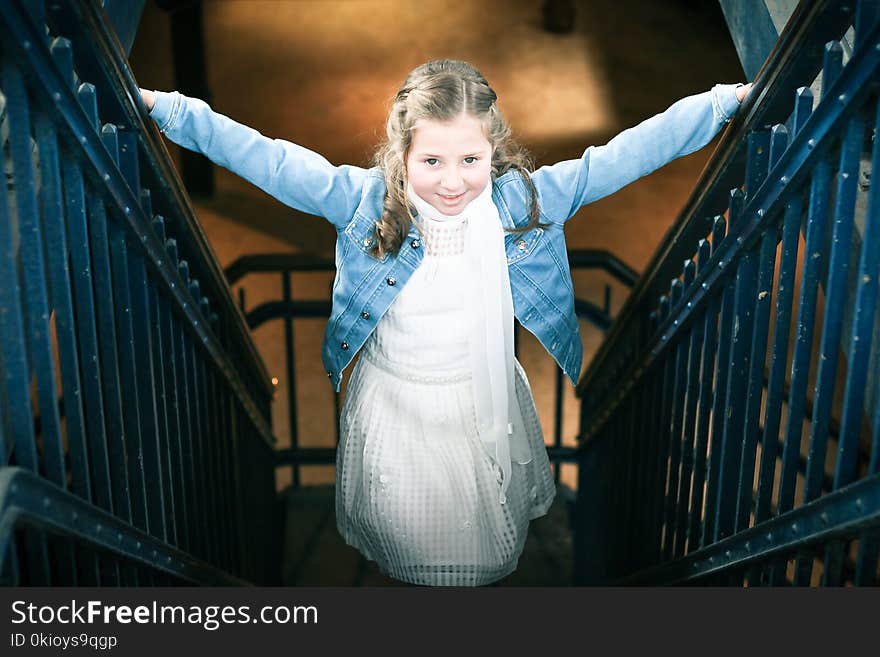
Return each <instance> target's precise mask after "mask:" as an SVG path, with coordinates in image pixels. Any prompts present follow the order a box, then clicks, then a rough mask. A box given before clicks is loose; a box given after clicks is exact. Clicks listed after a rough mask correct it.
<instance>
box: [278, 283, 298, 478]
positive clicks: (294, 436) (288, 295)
mask: <svg viewBox="0 0 880 657" xmlns="http://www.w3.org/2000/svg"><path fill="white" fill-rule="evenodd" d="M281 289H282V298H283V299H284V302H285V303H288V304H289V303H291V301H292V298H293V295H292V291H291V281H290V272H289V271H283V272H281ZM284 357H285V364H286V366H287V421H288V427H289V430H290V448H291V449H292V450H295V449H296V448H297V447H298V446H299V433H298V431H297V412H296V366H295V364H294V354H293V320H292V319H291V317H290V316H289V315H286V316H285V317H284ZM292 469H293V487H294V488H299V485H300V468H299V465H298V464H297V463H294V464H293V468H292Z"/></svg>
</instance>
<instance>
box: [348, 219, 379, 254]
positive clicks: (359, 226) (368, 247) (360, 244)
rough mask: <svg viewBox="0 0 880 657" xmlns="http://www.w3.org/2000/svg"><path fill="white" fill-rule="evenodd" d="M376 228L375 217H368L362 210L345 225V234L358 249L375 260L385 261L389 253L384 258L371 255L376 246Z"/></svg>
mask: <svg viewBox="0 0 880 657" xmlns="http://www.w3.org/2000/svg"><path fill="white" fill-rule="evenodd" d="M375 228H376V221H375V220H374V219H368V218H367V217H365V216H364V215H362V214H361V213H360V212H356V213H355V215H354V218H353V219H352V220H351V221H350V222H349V224H348V226H346V227H345V236H346V238H348V239H349V240H350V241H351V244H352V245H353V246H354V247H355V248H356V249H359V250H360V251H361V252H362V253H364V254H366V255H367V256H369V257H371V258H373V259H374V260H379V261H380V262H384V261H385V260H386V259H387V258H388V254H387V253H386V254H385V255H384V256H383V257H382V258H376V257H375V256H373V255H371V251H372V250H373V248H374V247H375V246H376V236H375V233H376V230H375Z"/></svg>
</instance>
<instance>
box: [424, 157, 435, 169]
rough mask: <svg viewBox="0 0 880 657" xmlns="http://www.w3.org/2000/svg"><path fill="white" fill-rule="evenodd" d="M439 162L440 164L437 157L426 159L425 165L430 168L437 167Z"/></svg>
mask: <svg viewBox="0 0 880 657" xmlns="http://www.w3.org/2000/svg"><path fill="white" fill-rule="evenodd" d="M437 162H438V160H437V158H436V157H428V158H425V164H427V165H428V166H429V167H432V166H434V165H436V164H437Z"/></svg>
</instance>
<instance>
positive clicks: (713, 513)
mask: <svg viewBox="0 0 880 657" xmlns="http://www.w3.org/2000/svg"><path fill="white" fill-rule="evenodd" d="M731 228H733V226H732V225H731ZM727 241H728V240H720V242H721V244H716V243H713V244H712V252H713V256H714V254H715V252H716V251H718V249H719V248H722V246H723V247H724V248H726V247H727ZM728 253H729V251H728ZM726 258H727V260H725V259H724V258H722V259H721V260H719V261H718V265H717V266H718V267H719V268H721V269H723V268H724V267H725V266H727V265H729V264H730V262H729V258H730V256H729V255H728V256H726ZM719 286H720V287H721V288H722V295H723V296H722V299H721V314H720V317H719V320H718V343H717V344H718V351H717V356H718V360H717V362H716V365H715V369H716V375H715V387H714V390H713V400H712V428H711V436H712V439H711V443H710V445H709V457H708V459H709V472H708V474H707V477H706V516H705V520H704V521H703V538H702V545H703V546H706V545H709V544H711V543H714V542H715V541H716V540H717V539H716V534H717V532H716V519H717V509H718V501H719V498H720V497H721V496H722V494H723V491H722V490H721V488H720V485H719V480H720V478H721V452H722V434H723V431H724V416H725V414H726V404H725V402H726V399H725V393H726V391H727V380H728V377H729V375H730V344H731V332H732V330H731V327H732V324H733V311H734V308H733V301H734V289H735V286H736V279H735V278H734V277H732V276H728V279H727V280H726V281H725V282H724V283H723V284H720V285H719Z"/></svg>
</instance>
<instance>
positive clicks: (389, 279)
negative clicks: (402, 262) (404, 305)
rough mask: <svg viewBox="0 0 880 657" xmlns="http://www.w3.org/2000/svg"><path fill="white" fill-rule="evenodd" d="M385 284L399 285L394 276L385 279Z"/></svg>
mask: <svg viewBox="0 0 880 657" xmlns="http://www.w3.org/2000/svg"><path fill="white" fill-rule="evenodd" d="M385 282H386V283H388V285H397V281H396V280H394V276H389V277H388V278H386V279H385Z"/></svg>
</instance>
